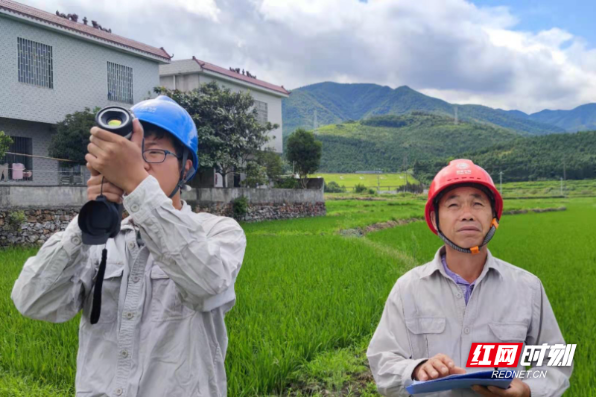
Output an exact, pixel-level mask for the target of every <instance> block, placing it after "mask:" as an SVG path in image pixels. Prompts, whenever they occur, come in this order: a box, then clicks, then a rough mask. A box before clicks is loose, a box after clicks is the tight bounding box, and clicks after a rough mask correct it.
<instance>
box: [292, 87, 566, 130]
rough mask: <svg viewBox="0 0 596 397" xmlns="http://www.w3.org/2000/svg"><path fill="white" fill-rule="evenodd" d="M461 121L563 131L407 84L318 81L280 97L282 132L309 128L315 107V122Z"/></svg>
mask: <svg viewBox="0 0 596 397" xmlns="http://www.w3.org/2000/svg"><path fill="white" fill-rule="evenodd" d="M455 107H457V112H458V118H459V119H460V120H463V121H469V122H475V123H486V124H490V125H493V126H500V127H503V128H507V129H511V130H514V131H517V132H518V133H520V134H522V135H544V134H550V133H557V132H565V128H562V127H558V126H555V125H551V124H545V123H542V122H538V121H535V120H532V119H531V116H528V115H526V114H525V113H523V112H515V111H504V110H500V109H492V108H489V107H486V106H481V105H457V106H454V105H453V104H450V103H448V102H445V101H443V100H441V99H437V98H433V97H430V96H427V95H424V94H421V93H420V92H418V91H415V90H413V89H411V88H409V87H407V86H402V87H398V88H396V89H391V88H389V87H386V86H380V85H376V84H339V83H330V82H326V83H318V84H313V85H309V86H306V87H302V88H297V89H294V90H292V92H291V94H290V97H289V98H286V99H284V100H283V103H282V114H283V135H284V137H285V136H287V135H288V134H290V133H291V132H292V131H294V130H295V129H296V128H298V127H303V128H306V129H309V130H310V129H312V128H313V123H314V114H315V110H316V117H317V125H327V124H337V123H341V122H344V121H348V120H356V121H357V120H361V119H364V118H368V117H371V116H376V115H387V114H392V115H404V114H408V113H411V112H412V111H423V112H426V113H434V114H439V115H444V116H447V117H452V118H453V117H454V114H455Z"/></svg>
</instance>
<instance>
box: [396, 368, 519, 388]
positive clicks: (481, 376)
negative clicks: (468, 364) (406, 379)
mask: <svg viewBox="0 0 596 397" xmlns="http://www.w3.org/2000/svg"><path fill="white" fill-rule="evenodd" d="M493 372H494V370H490V371H479V372H472V373H469V374H462V375H449V376H446V377H444V378H439V379H433V380H427V381H418V380H415V381H414V382H412V384H411V385H409V386H407V387H406V391H407V392H408V393H410V394H421V393H433V392H439V391H445V390H452V389H470V388H471V387H472V386H473V385H481V386H496V387H500V388H501V389H507V388H508V387H509V384H510V383H511V381H512V380H513V376H514V374H513V371H504V370H500V371H499V376H503V377H502V378H501V377H493V376H492V375H493ZM501 374H502V375H501Z"/></svg>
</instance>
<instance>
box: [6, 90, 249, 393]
mask: <svg viewBox="0 0 596 397" xmlns="http://www.w3.org/2000/svg"><path fill="white" fill-rule="evenodd" d="M132 110H133V112H134V113H135V115H136V117H137V119H136V120H135V121H134V124H133V134H132V137H131V139H130V140H127V139H125V138H123V137H121V136H119V135H116V134H112V133H110V132H108V131H105V130H101V129H99V128H97V127H94V128H93V129H92V130H91V139H90V144H89V146H88V151H89V153H88V154H87V156H86V160H87V162H88V163H87V166H88V168H89V169H90V171H91V173H92V176H91V178H90V179H89V182H88V196H89V197H88V198H89V199H90V200H92V199H95V198H96V196H97V195H98V194H99V193H100V189H101V188H100V185H101V181H102V178H103V194H104V195H106V197H107V198H108V199H109V200H110V201H114V202H123V204H124V207H125V208H126V210H127V211H128V213H129V214H130V216H129V217H127V218H126V219H125V220H124V221H122V225H121V231H120V233H119V234H118V235H117V236H116V237H115V238H114V239H110V240H108V243H107V247H106V248H107V249H108V250H107V252H108V258H107V266H106V271H105V275H104V282H103V291H102V303H101V316H100V317H99V320H98V321H97V323H95V324H91V321H90V313H91V308H92V297H93V286H94V279H95V277H96V274H97V267H98V263H99V260H100V259H99V258H100V255H101V250H102V249H103V246H86V245H84V244H82V243H81V242H82V232H81V230H80V228H79V226H78V220H77V218H75V219H73V221H72V222H70V224H69V225H68V227H67V228H66V230H65V231H63V232H59V233H56V234H54V235H53V236H52V237H51V238H50V239H48V241H47V242H46V243H45V244H44V245H43V246H42V247H41V249H40V250H39V252H38V253H37V255H36V256H34V257H31V258H29V259H28V260H27V262H26V263H25V266H24V268H23V270H22V272H21V275H20V276H19V279H18V280H17V282H16V283H15V286H14V289H13V292H12V299H13V301H14V303H15V305H16V307H17V309H18V310H19V311H20V312H21V313H22V314H23V315H25V316H28V317H31V318H34V319H39V320H45V321H50V322H56V323H58V322H64V321H68V320H70V319H71V318H73V317H74V316H75V315H76V314H77V313H78V312H79V311H81V310H82V311H83V314H82V316H81V322H80V328H79V351H78V355H77V375H76V395H77V396H116V397H120V396H137V397H152V396H156V397H157V396H159V397H162V396H185V397H186V396H225V395H226V388H227V387H226V374H225V369H224V358H225V355H226V350H227V344H228V338H227V332H226V326H225V323H224V316H225V314H226V313H227V312H228V311H229V310H230V309H231V308H232V306H234V303H235V293H234V282H235V280H236V277H237V275H238V271H239V270H240V266H241V264H242V260H243V257H244V251H245V247H246V237H245V234H244V232H243V230H242V228H241V227H240V226H239V225H238V223H237V222H236V221H234V220H233V219H231V218H226V217H220V216H215V215H211V214H207V213H194V212H193V211H192V209H191V208H190V207H189V206H188V205H187V204H186V203H185V202H184V201H183V200H181V198H180V188H181V186H183V184H184V183H185V182H187V181H188V180H189V179H190V178H191V177H192V176H193V175H194V174H195V172H196V170H197V167H198V158H197V145H198V142H197V131H196V127H195V124H194V122H193V120H192V118H191V117H190V115H189V114H188V113H187V112H186V111H185V110H184V109H183V108H182V107H180V106H179V105H178V104H176V103H175V102H174V101H173V100H171V99H170V98H167V97H165V96H160V97H158V98H156V99H152V100H147V101H143V102H141V103H139V104H137V105H136V106H134V107H133V108H132Z"/></svg>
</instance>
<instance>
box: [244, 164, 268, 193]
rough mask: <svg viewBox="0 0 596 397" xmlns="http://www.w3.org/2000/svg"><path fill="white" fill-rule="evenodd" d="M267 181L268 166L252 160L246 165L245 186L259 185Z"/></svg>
mask: <svg viewBox="0 0 596 397" xmlns="http://www.w3.org/2000/svg"><path fill="white" fill-rule="evenodd" d="M266 183H267V168H265V167H264V166H262V165H260V164H258V163H256V162H254V161H251V162H250V163H248V165H247V166H246V179H245V180H244V181H242V185H243V186H247V187H258V186H259V185H264V184H266Z"/></svg>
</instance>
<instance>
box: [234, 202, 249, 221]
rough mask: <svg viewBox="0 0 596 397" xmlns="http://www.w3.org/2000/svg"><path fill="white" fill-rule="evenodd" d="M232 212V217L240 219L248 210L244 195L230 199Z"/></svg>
mask: <svg viewBox="0 0 596 397" xmlns="http://www.w3.org/2000/svg"><path fill="white" fill-rule="evenodd" d="M232 212H233V215H234V219H236V220H239V219H242V218H243V217H244V216H245V215H246V213H247V212H248V199H247V198H246V197H245V196H240V197H238V198H235V199H234V200H232Z"/></svg>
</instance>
